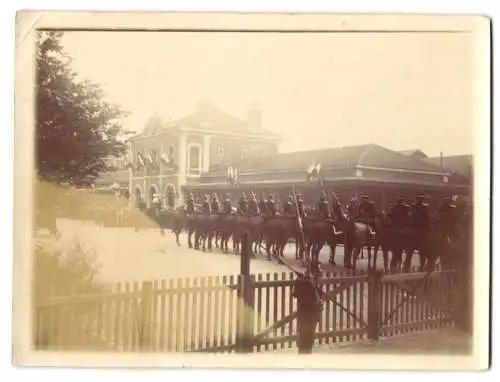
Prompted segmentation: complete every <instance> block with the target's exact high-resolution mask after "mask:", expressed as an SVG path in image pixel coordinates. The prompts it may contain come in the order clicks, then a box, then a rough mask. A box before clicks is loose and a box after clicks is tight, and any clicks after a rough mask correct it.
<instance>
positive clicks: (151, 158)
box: [147, 154, 154, 165]
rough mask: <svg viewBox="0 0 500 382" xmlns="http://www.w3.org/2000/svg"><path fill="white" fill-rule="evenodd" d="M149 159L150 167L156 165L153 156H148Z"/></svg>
mask: <svg viewBox="0 0 500 382" xmlns="http://www.w3.org/2000/svg"><path fill="white" fill-rule="evenodd" d="M147 159H148V164H149V165H152V164H153V163H154V160H153V156H152V155H151V154H148V157H147Z"/></svg>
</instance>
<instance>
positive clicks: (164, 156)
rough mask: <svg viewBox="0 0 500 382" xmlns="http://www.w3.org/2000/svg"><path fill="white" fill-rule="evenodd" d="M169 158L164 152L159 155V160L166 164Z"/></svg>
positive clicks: (168, 162)
mask: <svg viewBox="0 0 500 382" xmlns="http://www.w3.org/2000/svg"><path fill="white" fill-rule="evenodd" d="M170 159H171V158H169V157H168V156H167V155H166V154H162V155H161V161H162V162H163V163H164V164H166V165H167V166H168V165H169V164H170Z"/></svg>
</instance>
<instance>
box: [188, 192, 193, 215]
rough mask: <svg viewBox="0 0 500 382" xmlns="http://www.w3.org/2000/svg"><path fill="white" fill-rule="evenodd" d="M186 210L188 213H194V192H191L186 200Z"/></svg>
mask: <svg viewBox="0 0 500 382" xmlns="http://www.w3.org/2000/svg"><path fill="white" fill-rule="evenodd" d="M186 211H187V213H188V214H194V197H193V193H190V194H189V196H188V199H187V201H186Z"/></svg>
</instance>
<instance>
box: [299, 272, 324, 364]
mask: <svg viewBox="0 0 500 382" xmlns="http://www.w3.org/2000/svg"><path fill="white" fill-rule="evenodd" d="M318 276H319V269H318V268H317V267H313V268H312V269H311V268H309V267H308V269H307V270H306V273H305V275H301V277H299V278H298V279H297V280H295V283H294V285H293V288H292V296H293V297H294V298H296V299H297V313H298V316H297V331H298V338H297V347H298V352H299V354H310V353H312V348H313V345H314V334H315V332H316V326H317V325H318V321H319V318H320V314H321V310H322V309H321V306H322V300H321V297H320V296H321V291H320V290H319V288H318V286H317V278H318Z"/></svg>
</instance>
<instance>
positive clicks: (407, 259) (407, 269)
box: [403, 248, 413, 273]
mask: <svg viewBox="0 0 500 382" xmlns="http://www.w3.org/2000/svg"><path fill="white" fill-rule="evenodd" d="M405 254H406V256H405V261H404V263H403V271H404V272H406V273H409V272H410V270H411V260H412V258H413V248H412V249H405Z"/></svg>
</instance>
